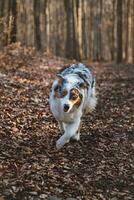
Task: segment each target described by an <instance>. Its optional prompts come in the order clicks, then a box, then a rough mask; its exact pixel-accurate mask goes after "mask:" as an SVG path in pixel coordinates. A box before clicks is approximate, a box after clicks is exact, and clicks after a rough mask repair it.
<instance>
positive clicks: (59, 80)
mask: <svg viewBox="0 0 134 200" xmlns="http://www.w3.org/2000/svg"><path fill="white" fill-rule="evenodd" d="M57 78H58V82H59V84H62V82H63V81H64V77H63V76H62V75H61V74H57Z"/></svg>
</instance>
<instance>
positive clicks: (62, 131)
mask: <svg viewBox="0 0 134 200" xmlns="http://www.w3.org/2000/svg"><path fill="white" fill-rule="evenodd" d="M58 124H59V129H60V132H61V133H64V125H63V122H61V121H58Z"/></svg>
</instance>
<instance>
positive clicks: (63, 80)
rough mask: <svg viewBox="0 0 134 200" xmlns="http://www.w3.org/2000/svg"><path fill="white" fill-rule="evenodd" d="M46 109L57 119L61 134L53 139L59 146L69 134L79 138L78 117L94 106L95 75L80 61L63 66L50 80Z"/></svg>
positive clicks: (68, 138) (79, 120)
mask: <svg viewBox="0 0 134 200" xmlns="http://www.w3.org/2000/svg"><path fill="white" fill-rule="evenodd" d="M49 103H50V109H51V111H52V113H53V115H54V117H55V119H56V120H57V121H58V124H59V128H60V131H61V132H62V133H63V135H62V136H61V137H60V138H59V139H58V141H57V143H56V147H57V149H60V148H62V147H63V146H64V145H65V144H66V143H67V142H69V140H70V138H73V139H75V140H77V141H78V140H79V139H80V123H81V117H82V116H83V115H84V114H85V113H87V112H92V111H93V110H94V109H95V106H96V103H97V99H96V94H95V78H94V77H93V75H92V73H91V71H90V70H89V68H88V67H86V66H85V65H84V64H82V63H79V64H72V65H69V66H67V67H66V68H63V69H62V70H61V71H60V72H59V73H58V74H57V78H56V80H55V81H54V82H53V85H52V89H51V92H50V98H49Z"/></svg>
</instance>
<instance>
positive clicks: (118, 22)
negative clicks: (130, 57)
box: [116, 0, 123, 63]
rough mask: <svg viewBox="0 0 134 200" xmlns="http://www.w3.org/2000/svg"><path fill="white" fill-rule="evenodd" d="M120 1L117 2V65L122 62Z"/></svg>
mask: <svg viewBox="0 0 134 200" xmlns="http://www.w3.org/2000/svg"><path fill="white" fill-rule="evenodd" d="M122 4H123V2H122V0H117V59H116V61H117V63H121V62H122Z"/></svg>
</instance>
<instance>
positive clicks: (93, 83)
mask: <svg viewBox="0 0 134 200" xmlns="http://www.w3.org/2000/svg"><path fill="white" fill-rule="evenodd" d="M95 83H96V81H95V78H93V80H92V84H91V88H93V87H95Z"/></svg>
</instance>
